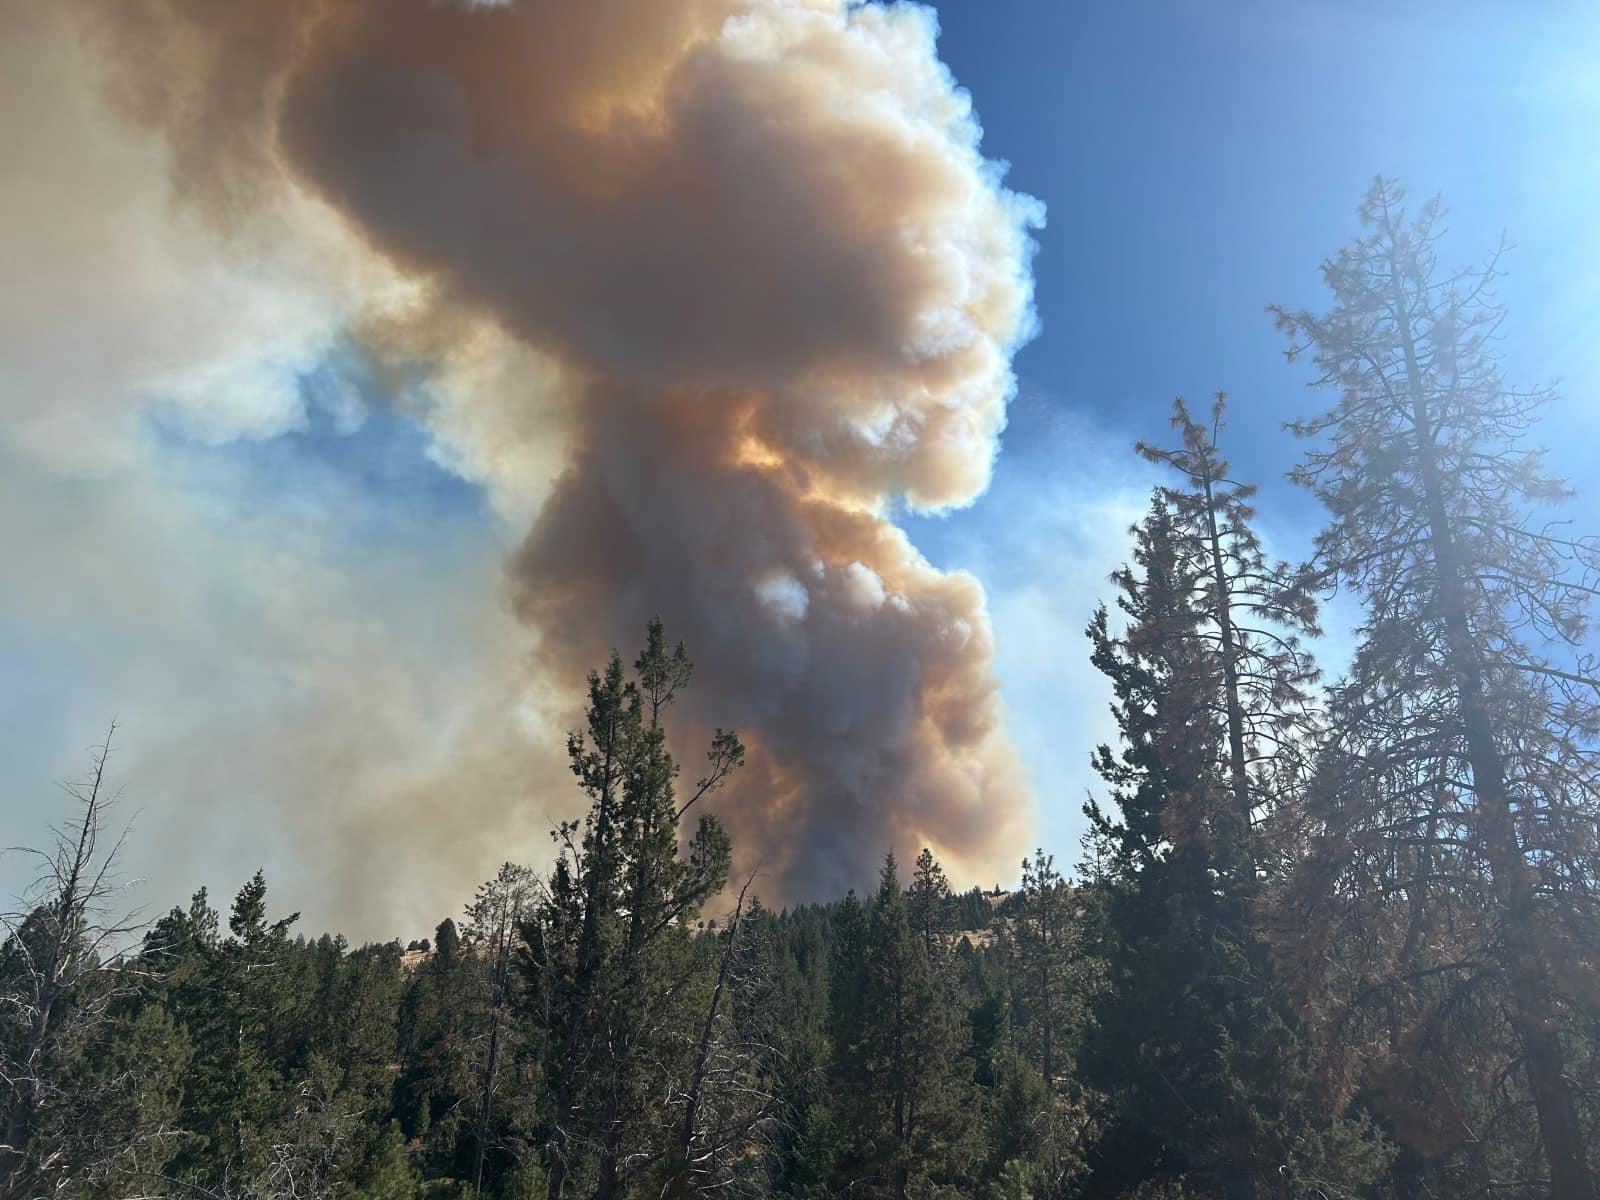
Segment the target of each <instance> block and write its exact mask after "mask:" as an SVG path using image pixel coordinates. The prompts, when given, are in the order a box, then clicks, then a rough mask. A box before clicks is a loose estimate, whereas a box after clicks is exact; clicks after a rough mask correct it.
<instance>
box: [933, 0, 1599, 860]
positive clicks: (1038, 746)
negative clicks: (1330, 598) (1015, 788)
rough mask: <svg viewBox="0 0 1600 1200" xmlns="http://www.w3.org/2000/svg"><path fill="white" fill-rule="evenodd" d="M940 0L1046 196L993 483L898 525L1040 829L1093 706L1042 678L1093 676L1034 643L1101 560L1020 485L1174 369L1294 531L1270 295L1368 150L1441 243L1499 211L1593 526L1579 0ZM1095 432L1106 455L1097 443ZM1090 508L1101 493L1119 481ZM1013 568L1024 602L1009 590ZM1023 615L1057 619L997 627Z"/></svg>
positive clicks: (1513, 282) (1315, 285)
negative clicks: (992, 695) (959, 579)
mask: <svg viewBox="0 0 1600 1200" xmlns="http://www.w3.org/2000/svg"><path fill="white" fill-rule="evenodd" d="M937 9H938V13H939V19H940V24H941V29H942V34H941V37H940V43H939V46H940V54H941V57H942V58H943V59H944V61H945V62H946V63H947V64H948V65H949V67H950V68H951V71H952V73H953V74H954V76H955V78H956V79H957V80H958V81H959V83H960V84H961V85H962V86H963V87H965V88H967V89H968V90H970V91H971V93H972V95H973V99H974V103H975V106H976V109H977V112H978V114H979V117H980V119H981V121H982V124H983V128H984V140H983V148H984V152H985V153H986V154H987V155H989V156H990V157H994V158H1001V159H1005V160H1008V161H1009V162H1010V163H1011V171H1010V174H1009V176H1008V182H1009V184H1010V185H1011V186H1012V187H1014V188H1016V189H1018V190H1021V191H1025V192H1028V193H1030V194H1032V195H1035V196H1037V197H1039V198H1040V199H1042V200H1043V201H1044V202H1045V203H1046V205H1047V207H1048V210H1049V223H1048V226H1047V228H1045V229H1044V230H1042V231H1040V233H1039V235H1038V239H1039V243H1040V252H1039V255H1038V257H1037V259H1036V261H1035V275H1036V283H1037V296H1036V299H1037V307H1038V311H1039V316H1040V321H1041V325H1042V329H1041V332H1040V335H1039V336H1038V337H1037V338H1036V339H1035V340H1034V341H1033V342H1032V343H1031V344H1030V345H1028V346H1027V347H1026V348H1024V349H1023V350H1022V351H1021V353H1020V354H1019V355H1018V357H1017V360H1016V367H1017V373H1018V382H1019V396H1018V400H1017V402H1016V403H1015V404H1014V405H1013V406H1012V411H1011V424H1010V427H1009V429H1008V430H1007V433H1006V436H1005V439H1004V443H1003V447H1002V450H1001V454H1000V457H999V460H998V461H997V463H996V473H995V484H994V486H993V487H992V489H991V490H990V492H989V493H988V494H987V495H986V496H985V497H983V498H982V499H981V500H980V501H979V502H978V503H977V504H976V505H974V506H973V507H972V508H970V509H968V510H965V511H962V512H959V513H955V514H952V515H950V516H947V517H940V518H906V519H905V521H904V524H905V525H906V527H907V529H908V531H909V532H910V533H911V535H912V537H913V539H914V540H915V541H916V543H917V544H918V545H919V546H920V547H921V548H922V549H923V550H924V551H925V552H926V553H927V554H928V555H929V557H930V558H932V559H933V560H934V561H935V562H938V563H940V564H941V565H945V566H968V567H971V568H973V569H975V570H977V571H978V572H979V573H980V574H981V575H983V576H984V577H985V581H986V583H988V585H989V586H990V589H991V594H992V596H993V607H994V611H995V618H996V625H997V634H998V636H999V638H1000V640H1001V643H1002V652H1001V657H1000V667H1001V672H1002V680H1003V684H1004V689H1005V694H1006V697H1007V701H1008V703H1009V704H1010V706H1011V709H1012V713H1013V721H1014V722H1015V723H1016V726H1017V736H1018V739H1019V742H1020V744H1021V745H1022V746H1023V749H1024V753H1025V755H1026V756H1027V757H1028V758H1029V760H1030V765H1031V766H1032V767H1033V768H1034V771H1035V775H1036V780H1037V782H1038V784H1039V794H1040V818H1041V819H1040V833H1041V836H1042V837H1043V838H1044V840H1045V841H1046V843H1047V844H1048V845H1051V846H1052V847H1053V848H1055V849H1056V850H1057V852H1058V853H1065V852H1069V851H1070V848H1071V846H1072V844H1073V840H1074V839H1075V837H1076V834H1077V831H1078V829H1079V828H1080V827H1081V822H1080V820H1079V816H1078V809H1079V806H1080V804H1081V798H1082V788H1083V786H1084V785H1085V783H1086V782H1087V776H1086V773H1085V772H1084V771H1083V770H1082V757H1083V755H1084V754H1085V752H1086V749H1087V744H1086V743H1087V741H1088V739H1087V738H1086V737H1085V736H1084V734H1086V733H1087V732H1089V731H1088V730H1085V729H1076V728H1071V727H1067V726H1069V725H1070V724H1071V723H1073V722H1078V721H1083V720H1084V719H1085V717H1084V714H1085V713H1086V712H1087V713H1090V714H1091V715H1092V713H1093V711H1094V706H1092V705H1091V706H1089V707H1088V708H1085V706H1084V705H1083V704H1082V703H1078V702H1076V698H1074V697H1072V696H1070V695H1066V694H1064V692H1065V691H1067V690H1069V689H1071V688H1080V689H1081V688H1091V689H1092V688H1093V687H1094V682H1093V681H1092V680H1090V679H1086V678H1085V677H1084V676H1082V675H1081V674H1080V673H1079V672H1078V671H1077V670H1076V665H1077V664H1075V663H1071V664H1069V663H1068V662H1066V661H1065V658H1063V660H1062V662H1061V669H1060V670H1058V671H1049V670H1042V669H1039V668H1038V666H1037V664H1038V663H1039V662H1040V661H1041V660H1045V661H1048V660H1049V658H1050V657H1051V656H1076V657H1078V658H1081V657H1082V655H1083V652H1084V646H1083V643H1082V641H1081V638H1076V637H1075V636H1069V635H1075V632H1076V630H1078V629H1081V626H1082V618H1083V617H1084V616H1086V615H1087V612H1088V610H1089V609H1090V608H1091V607H1092V604H1093V597H1092V596H1089V595H1086V594H1084V589H1085V587H1086V586H1087V585H1086V580H1092V579H1099V580H1103V578H1104V572H1106V571H1109V570H1110V569H1111V568H1112V567H1113V566H1114V565H1115V563H1114V562H1106V563H1104V564H1103V565H1102V567H1101V569H1100V571H1099V573H1098V575H1096V574H1095V573H1093V572H1086V571H1085V569H1084V568H1083V566H1082V564H1080V563H1076V562H1073V561H1072V560H1073V559H1074V557H1075V556H1080V555H1082V554H1083V553H1085V552H1086V550H1090V549H1091V545H1092V543H1090V542H1086V541H1085V540H1084V537H1083V536H1082V533H1083V530H1082V529H1081V528H1079V530H1078V535H1071V534H1070V532H1066V533H1064V532H1062V529H1064V528H1066V527H1065V526H1063V527H1061V528H1053V527H1052V526H1051V524H1050V523H1049V522H1043V523H1041V522H1040V521H1039V517H1038V513H1039V505H1040V503H1041V498H1048V497H1052V496H1062V497H1065V498H1064V499H1062V500H1061V503H1078V504H1082V503H1085V502H1088V500H1089V499H1092V497H1093V496H1094V495H1095V493H1096V491H1097V490H1098V491H1099V492H1101V493H1103V492H1104V491H1105V490H1106V489H1108V488H1122V489H1126V488H1129V487H1137V486H1138V482H1137V481H1139V480H1140V478H1141V477H1140V476H1139V474H1138V467H1137V466H1136V465H1135V464H1134V462H1133V460H1132V452H1131V449H1129V448H1128V447H1129V444H1130V443H1131V442H1132V441H1133V440H1134V439H1136V438H1147V439H1156V438H1161V437H1164V436H1165V435H1166V434H1167V429H1166V424H1165V421H1166V416H1167V412H1168V405H1169V403H1170V400H1171V398H1172V397H1173V396H1174V395H1175V394H1178V393H1183V394H1185V395H1188V396H1189V397H1191V398H1194V399H1200V398H1203V397H1206V396H1208V395H1209V394H1210V393H1211V392H1213V391H1215V390H1216V389H1218V388H1225V389H1227V390H1228V391H1229V392H1230V393H1232V394H1233V397H1234V399H1233V404H1232V410H1231V431H1230V437H1229V448H1230V450H1231V452H1232V456H1233V458H1234V462H1235V467H1236V469H1237V470H1238V471H1239V472H1240V473H1241V474H1243V475H1244V476H1245V477H1254V478H1256V479H1258V480H1260V482H1261V483H1262V484H1263V496H1262V509H1263V521H1264V523H1265V524H1266V526H1267V531H1268V533H1269V536H1271V537H1272V538H1273V540H1274V541H1275V542H1276V543H1277V545H1279V546H1280V547H1281V548H1282V549H1283V551H1284V552H1285V553H1296V552H1301V551H1303V550H1304V549H1305V548H1306V546H1307V544H1308V541H1309V537H1310V534H1311V533H1312V532H1313V531H1314V529H1315V527H1316V525H1317V524H1318V523H1319V521H1320V519H1321V514H1320V512H1319V511H1318V509H1317V506H1316V504H1315V502H1314V500H1312V498H1311V497H1309V496H1308V495H1305V494H1303V493H1301V492H1299V491H1297V490H1296V489H1294V488H1292V487H1290V486H1289V485H1288V484H1287V483H1286V482H1285V481H1284V479H1283V474H1284V472H1285V471H1286V470H1287V469H1288V468H1289V467H1290V466H1291V465H1292V463H1293V462H1294V461H1295V457H1296V455H1297V452H1298V447H1297V446H1296V444H1295V442H1294V440H1293V439H1292V438H1291V437H1290V436H1289V435H1288V434H1287V433H1286V432H1284V431H1283V429H1282V423H1283V422H1284V421H1285V420H1287V419H1289V418H1292V417H1295V416H1299V415H1305V414H1307V413H1309V412H1312V411H1315V410H1316V409H1317V408H1319V407H1321V406H1322V404H1323V403H1324V400H1325V398H1324V397H1322V396H1318V395H1315V394H1312V393H1308V392H1307V391H1306V390H1305V388H1304V383H1305V381H1306V378H1307V373H1306V370H1305V369H1304V368H1291V367H1289V366H1288V365H1286V364H1285V362H1284V360H1283V357H1282V350H1283V346H1284V343H1283V341H1282V338H1281V336H1280V335H1279V334H1277V333H1276V332H1275V331H1274V329H1273V327H1272V323H1271V320H1270V318H1269V317H1268V316H1267V315H1266V313H1265V311H1264V309H1265V307H1266V305H1267V304H1269V303H1271V302H1274V301H1277V302H1282V303H1285V304H1288V305H1290V306H1301V305H1306V306H1311V307H1318V306H1321V305H1322V304H1324V302H1325V293H1324V291H1323V289H1322V286H1321V283H1320V280H1319V277H1318V272H1317V268H1318V264H1319V263H1320V262H1321V260H1322V259H1323V258H1324V257H1326V256H1327V255H1329V254H1330V253H1331V252H1333V251H1334V250H1335V249H1337V247H1338V246H1340V245H1341V244H1342V243H1343V242H1345V241H1346V240H1348V238H1349V237H1350V236H1351V235H1352V234H1353V233H1354V232H1355V230H1356V221H1355V215H1354V212H1355V207H1356V204H1357V202H1358V201H1359V199H1360V197H1361V195H1362V193H1363V191H1364V190H1365V188H1366V187H1367V185H1368V183H1369V182H1370V181H1371V179H1372V177H1373V176H1374V175H1375V174H1378V173H1380V172H1382V173H1384V174H1387V175H1393V176H1397V177H1399V178H1401V179H1402V180H1403V181H1404V182H1405V183H1406V184H1407V185H1408V186H1409V188H1410V189H1411V192H1412V194H1413V196H1414V197H1417V198H1421V197H1424V196H1426V195H1428V194H1431V193H1433V192H1436V191H1437V192H1442V193H1443V194H1444V196H1445V199H1446V201H1447V203H1448V205H1449V207H1450V210H1451V213H1452V216H1451V220H1450V223H1449V224H1450V229H1451V235H1450V237H1449V239H1448V240H1447V242H1446V244H1445V247H1444V252H1443V257H1444V258H1445V259H1446V261H1447V262H1461V263H1466V262H1470V261H1475V260H1476V259H1478V258H1479V257H1480V256H1481V255H1482V254H1484V253H1485V252H1486V251H1487V250H1488V249H1489V248H1490V247H1492V245H1493V244H1494V242H1495V241H1496V239H1497V238H1498V236H1499V233H1500V231H1501V230H1505V231H1507V232H1508V233H1509V235H1510V237H1511V239H1512V241H1513V242H1514V243H1515V247H1516V248H1515V250H1514V252H1513V253H1512V254H1511V255H1510V257H1509V258H1508V259H1507V262H1506V266H1507V269H1508V271H1509V276H1508V278H1507V279H1506V280H1505V281H1504V282H1503V284H1502V286H1501V288H1500V295H1501V298H1502V299H1503V300H1504V301H1505V302H1506V303H1507V304H1508V305H1509V306H1510V309H1511V315H1510V320H1509V322H1508V324H1507V326H1506V339H1505V343H1504V345H1503V347H1502V349H1503V351H1504V353H1505V358H1506V365H1507V373H1508V375H1509V376H1510V377H1511V378H1512V379H1514V380H1516V381H1517V382H1521V383H1527V384H1542V383H1547V382H1551V381H1553V380H1557V379H1559V380H1560V383H1561V391H1562V395H1563V399H1562V400H1561V402H1560V403H1559V404H1557V405H1556V406H1554V407H1553V408H1552V409H1551V410H1550V412H1549V413H1548V414H1547V420H1546V423H1545V427H1544V429H1543V431H1542V437H1541V439H1540V440H1541V441H1543V442H1544V443H1545V444H1547V445H1548V446H1549V447H1550V449H1551V451H1552V461H1553V465H1555V466H1556V468H1557V469H1558V470H1561V471H1562V472H1563V473H1565V474H1567V475H1568V476H1570V477H1572V478H1573V479H1574V482H1575V483H1576V484H1577V485H1578V486H1579V488H1580V491H1581V492H1588V493H1589V494H1588V495H1585V496H1583V497H1582V498H1581V499H1580V501H1579V503H1578V505H1577V506H1576V507H1575V510H1574V512H1573V514H1572V515H1574V516H1575V517H1576V518H1577V520H1578V521H1579V523H1580V524H1583V525H1584V526H1586V527H1588V528H1593V529H1600V497H1597V496H1596V495H1595V494H1594V493H1595V492H1597V491H1600V487H1596V486H1595V485H1594V483H1593V478H1594V472H1593V466H1592V457H1593V446H1594V439H1595V434H1596V433H1597V431H1600V428H1597V427H1600V399H1597V392H1600V342H1597V338H1596V322H1597V318H1600V228H1597V219H1600V155H1597V148H1600V147H1597V142H1600V5H1594V4H1587V3H1586V4H1579V3H1527V4H1512V3H1498V2H1497V3H1487V2H1483V3H1474V2H1470V0H1467V2H1458V3H1445V2H1440V0H1426V2H1419V3H1409V4H1394V3H1382V2H1379V0H1287V2H1284V0H1277V2H1267V0H1232V2H1229V3H1221V4H1219V3H1213V2H1202V0H1161V2H1152V3H1137V4H1077V3H1066V2H1062V0H940V2H939V3H938V4H937ZM1118 455H1123V456H1126V457H1125V459H1124V460H1123V461H1124V463H1125V465H1124V466H1119V465H1118V464H1117V463H1116V462H1115V461H1108V456H1109V458H1110V459H1111V460H1115V459H1116V456H1118ZM1086 498H1087V499H1086ZM1091 511H1094V512H1097V513H1099V514H1100V516H1101V519H1109V517H1107V516H1106V514H1107V513H1109V512H1110V511H1112V508H1111V506H1108V505H1102V506H1101V507H1099V508H1097V509H1093V510H1091ZM1074 536H1076V541H1074V540H1073V537H1074ZM1053 539H1054V540H1053ZM1064 563H1066V564H1069V565H1068V566H1066V567H1065V568H1064V567H1063V564H1064ZM1024 592H1025V593H1026V594H1029V595H1032V596H1033V597H1035V599H1036V602H1035V603H1032V604H1019V603H1018V602H1017V597H1018V595H1020V594H1023V593H1024ZM1041 596H1042V597H1043V599H1039V598H1040V597H1041ZM1042 605H1048V606H1049V607H1050V617H1051V619H1050V620H1049V621H1048V622H1041V620H1040V618H1039V613H1040V611H1041V606H1042ZM1345 611H1346V612H1347V613H1348V610H1345ZM1018 613H1026V614H1029V615H1026V616H1018V615H1017V614H1018ZM1008 622H1014V623H1016V627H1014V628H1008V627H1007V625H1008ZM1041 629H1049V630H1051V631H1053V632H1054V633H1056V634H1058V635H1061V637H1060V639H1059V644H1052V645H1040V646H1031V647H1025V648H1021V649H1019V648H1018V647H1016V646H1015V645H1008V643H1010V642H1014V641H1015V639H1017V638H1026V637H1038V636H1040V631H1041ZM1068 856H1070V855H1068Z"/></svg>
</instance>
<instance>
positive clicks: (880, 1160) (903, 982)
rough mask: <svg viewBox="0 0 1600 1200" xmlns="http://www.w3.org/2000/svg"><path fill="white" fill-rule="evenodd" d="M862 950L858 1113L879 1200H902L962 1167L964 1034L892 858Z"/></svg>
mask: <svg viewBox="0 0 1600 1200" xmlns="http://www.w3.org/2000/svg"><path fill="white" fill-rule="evenodd" d="M863 949H864V954H863V962H862V966H863V970H862V1003H863V1012H862V1021H861V1036H860V1041H859V1043H858V1044H857V1046H856V1047H855V1053H857V1054H859V1055H861V1057H862V1060H863V1065H864V1074H865V1092H864V1099H865V1100H866V1106H865V1111H864V1113H863V1115H864V1117H865V1118H866V1120H867V1121H868V1125H867V1128H868V1129H870V1130H871V1132H872V1134H873V1135H874V1138H875V1145H874V1146H873V1147H872V1159H871V1162H870V1164H869V1166H870V1168H871V1170H872V1177H873V1178H874V1179H876V1180H877V1181H878V1183H879V1185H880V1186H881V1187H882V1188H883V1193H884V1194H885V1195H889V1196H893V1197H894V1200H906V1197H907V1195H908V1194H909V1191H910V1189H911V1186H912V1183H913V1180H914V1179H921V1178H929V1177H931V1178H932V1179H934V1180H947V1179H948V1177H949V1176H950V1174H951V1173H952V1172H953V1171H955V1170H956V1169H957V1165H958V1164H959V1163H960V1162H961V1143H962V1140H963V1138H964V1137H965V1135H966V1133H967V1129H966V1115H967V1113H968V1111H969V1110H968V1108H967V1106H966V1105H965V1104H964V1103H963V1102H964V1101H965V1100H966V1099H967V1095H966V1092H967V1081H966V1080H965V1079H964V1078H963V1073H964V1072H963V1067H964V1059H965V1055H964V1051H965V1049H966V1047H965V1045H964V1037H965V1034H966V1028H965V1022H964V1021H962V1020H961V1019H960V1017H959V1016H958V1014H957V1012H956V1011H955V1008H954V1005H953V1003H952V997H951V995H950V992H949V990H948V988H947V987H945V986H944V981H943V980H942V979H941V975H942V974H943V972H942V971H941V970H940V964H937V963H936V960H935V958H933V957H931V956H930V955H929V953H928V948H927V945H926V944H925V943H924V941H923V940H922V938H921V937H919V936H918V935H917V933H916V931H914V930H913V928H912V925H911V917H910V906H909V905H908V903H907V900H906V896H905V893H904V892H902V891H901V888H900V879H899V874H898V870H897V867H896V863H895V859H894V855H892V854H891V855H889V856H888V857H887V858H886V859H885V860H884V865H883V871H882V873H881V874H880V876H879V881H878V891H877V895H876V897H875V898H874V901H873V905H872V909H871V911H870V913H869V914H868V919H867V930H866V937H865V944H864V947H863ZM963 1165H964V1164H963Z"/></svg>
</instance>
